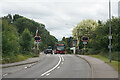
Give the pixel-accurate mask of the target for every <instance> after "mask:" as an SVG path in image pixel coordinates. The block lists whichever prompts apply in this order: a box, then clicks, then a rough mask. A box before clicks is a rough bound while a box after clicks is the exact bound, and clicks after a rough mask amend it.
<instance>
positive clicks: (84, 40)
mask: <svg viewBox="0 0 120 80" xmlns="http://www.w3.org/2000/svg"><path fill="white" fill-rule="evenodd" d="M88 40H89V37H87V36H82V37H81V41H83V42H88Z"/></svg>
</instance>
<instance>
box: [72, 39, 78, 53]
mask: <svg viewBox="0 0 120 80" xmlns="http://www.w3.org/2000/svg"><path fill="white" fill-rule="evenodd" d="M76 45H77V40H76V39H73V52H74V54H75V53H76Z"/></svg>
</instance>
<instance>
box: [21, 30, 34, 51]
mask: <svg viewBox="0 0 120 80" xmlns="http://www.w3.org/2000/svg"><path fill="white" fill-rule="evenodd" d="M32 43H33V41H32V35H31V34H30V31H29V30H28V29H25V30H24V31H23V33H22V35H21V37H20V45H21V51H22V53H25V52H29V51H31V48H32Z"/></svg>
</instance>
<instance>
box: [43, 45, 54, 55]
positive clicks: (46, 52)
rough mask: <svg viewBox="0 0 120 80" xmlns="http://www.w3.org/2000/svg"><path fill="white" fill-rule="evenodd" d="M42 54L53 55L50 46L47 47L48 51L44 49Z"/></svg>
mask: <svg viewBox="0 0 120 80" xmlns="http://www.w3.org/2000/svg"><path fill="white" fill-rule="evenodd" d="M44 53H45V54H49V53H50V54H53V51H52V48H51V46H48V49H46V50H44Z"/></svg>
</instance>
